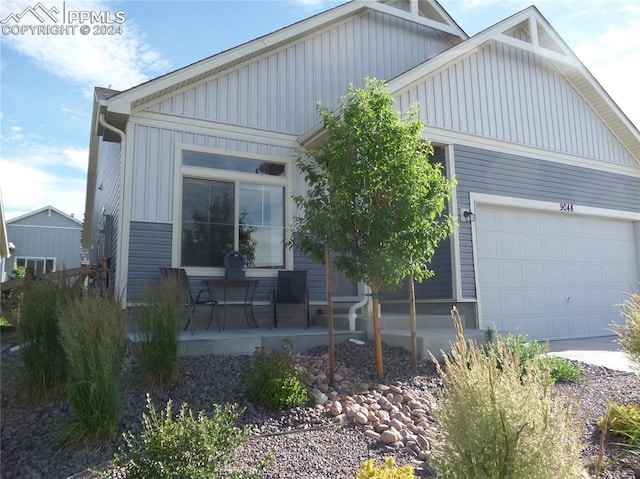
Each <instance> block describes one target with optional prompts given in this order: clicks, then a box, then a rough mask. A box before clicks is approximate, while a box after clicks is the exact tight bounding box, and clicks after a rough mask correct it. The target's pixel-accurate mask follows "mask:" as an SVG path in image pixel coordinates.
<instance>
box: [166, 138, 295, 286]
mask: <svg viewBox="0 0 640 479" xmlns="http://www.w3.org/2000/svg"><path fill="white" fill-rule="evenodd" d="M185 151H193V152H197V153H203V154H211V155H224V156H230V157H234V158H238V159H240V160H243V159H248V160H259V161H268V162H270V163H280V164H283V165H284V167H285V168H284V177H282V176H270V175H257V174H253V173H244V172H240V171H232V170H216V169H214V168H207V167H199V166H183V164H182V163H183V153H184V152H185ZM185 177H189V178H198V179H203V180H222V181H233V182H236V184H238V183H241V182H242V183H254V184H264V185H270V186H282V187H283V188H284V240H285V242H287V241H289V238H290V235H291V219H292V211H293V199H292V197H291V192H292V191H293V178H292V177H293V161H292V159H291V158H283V157H276V156H268V155H260V154H257V153H250V152H242V151H231V150H225V149H221V148H212V147H205V146H198V145H193V144H187V143H176V145H175V149H174V175H173V240H172V249H171V258H172V266H174V267H182V266H180V264H181V254H182V248H181V243H182V188H183V182H184V178H185ZM235 210H236V211H234V222H235V221H236V220H237V216H238V213H239V205H238V204H236V205H235ZM292 267H293V250H292V249H291V248H287V247H286V246H285V248H284V268H283V269H285V270H287V269H292ZM185 269H186V270H187V273H188V274H190V275H194V276H214V277H216V276H217V277H220V276H224V274H225V271H224V268H220V267H205V266H202V267H200V266H187V267H185ZM278 270H279V268H274V269H268V268H247V269H246V276H247V277H249V278H268V277H274V278H275V277H277V274H278Z"/></svg>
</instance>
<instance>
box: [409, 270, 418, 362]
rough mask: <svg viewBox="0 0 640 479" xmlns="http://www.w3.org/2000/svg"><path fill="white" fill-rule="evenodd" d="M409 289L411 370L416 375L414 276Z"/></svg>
mask: <svg viewBox="0 0 640 479" xmlns="http://www.w3.org/2000/svg"><path fill="white" fill-rule="evenodd" d="M407 281H408V284H407V286H408V287H409V288H408V289H409V324H410V328H411V369H412V370H413V372H414V373H415V372H416V371H417V370H418V341H417V339H416V290H415V287H414V284H413V275H412V274H410V275H409V277H408V278H407Z"/></svg>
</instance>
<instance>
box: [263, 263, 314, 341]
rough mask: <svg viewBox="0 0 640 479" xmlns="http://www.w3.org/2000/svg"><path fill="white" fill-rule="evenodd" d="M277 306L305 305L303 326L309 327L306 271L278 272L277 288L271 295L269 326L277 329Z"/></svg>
mask: <svg viewBox="0 0 640 479" xmlns="http://www.w3.org/2000/svg"><path fill="white" fill-rule="evenodd" d="M278 304H303V305H305V307H306V309H305V324H304V327H305V329H307V328H308V327H309V290H308V289H307V272H306V270H298V271H278V284H277V288H276V289H274V290H272V294H271V326H272V327H274V328H277V327H278Z"/></svg>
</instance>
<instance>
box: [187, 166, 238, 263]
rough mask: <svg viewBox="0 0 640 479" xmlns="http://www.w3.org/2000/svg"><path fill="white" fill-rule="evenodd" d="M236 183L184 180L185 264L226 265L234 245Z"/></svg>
mask: <svg viewBox="0 0 640 479" xmlns="http://www.w3.org/2000/svg"><path fill="white" fill-rule="evenodd" d="M233 190H234V184H233V183H230V182H225V181H209V180H198V179H194V178H185V179H184V186H183V192H182V265H183V266H204V267H207V266H209V267H211V266H214V267H215V266H223V258H224V255H225V254H226V253H227V252H228V251H231V250H233V244H234V237H233V233H234V226H233V212H234V193H233Z"/></svg>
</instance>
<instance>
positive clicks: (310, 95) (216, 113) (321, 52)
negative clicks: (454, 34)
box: [149, 12, 451, 134]
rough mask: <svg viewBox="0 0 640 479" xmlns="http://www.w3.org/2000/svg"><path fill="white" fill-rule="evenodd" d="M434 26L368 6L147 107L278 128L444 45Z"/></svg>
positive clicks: (314, 119) (314, 117)
mask: <svg viewBox="0 0 640 479" xmlns="http://www.w3.org/2000/svg"><path fill="white" fill-rule="evenodd" d="M450 46H451V44H449V43H448V42H446V41H445V40H444V39H443V38H442V36H441V35H439V34H438V33H437V32H436V31H435V30H433V29H431V28H429V27H425V26H421V25H417V24H415V23H413V22H409V21H407V20H403V19H399V18H396V17H392V16H390V15H387V14H384V13H381V12H369V13H367V14H363V15H360V16H358V17H355V18H351V19H349V20H347V21H345V22H342V23H339V24H337V25H335V26H333V27H331V28H330V29H328V30H325V31H321V32H318V33H315V34H312V35H309V36H308V37H306V38H304V39H301V40H300V41H299V42H297V43H296V44H294V45H290V46H288V47H285V48H283V49H281V50H279V51H277V52H274V53H271V54H269V55H267V56H264V57H262V58H259V59H257V60H255V61H252V62H250V63H248V64H245V65H243V66H241V67H239V68H237V69H235V70H232V71H230V72H228V73H225V74H223V75H220V76H218V77H216V78H214V79H211V80H208V81H206V82H204V83H202V84H200V85H198V86H196V87H193V88H190V89H188V90H185V91H184V92H182V93H179V94H178V95H174V96H172V97H169V98H166V99H164V100H162V101H161V102H159V103H157V104H155V105H152V106H150V107H149V110H151V111H157V112H162V113H169V114H172V115H180V116H186V117H194V118H200V119H203V120H215V121H220V122H225V123H233V124H238V125H246V126H251V127H256V128H262V129H267V130H274V131H280V132H287V133H294V134H299V133H302V132H304V131H306V130H308V129H309V128H311V127H312V126H313V125H315V124H316V123H318V122H319V121H320V118H319V116H318V113H317V111H316V110H315V104H316V103H317V102H318V101H320V102H322V104H323V105H325V106H326V107H328V108H330V109H334V108H336V107H337V105H338V98H339V97H341V96H343V95H345V94H346V93H347V88H348V86H349V84H350V83H353V84H356V85H360V84H361V83H362V79H363V78H364V77H376V78H381V79H385V80H388V79H391V78H393V77H395V76H397V75H398V74H400V73H402V72H404V71H406V70H409V69H410V68H412V67H414V66H415V65H417V64H419V63H422V62H423V61H425V60H427V59H428V58H431V57H433V56H435V55H436V54H438V53H440V52H442V51H444V50H446V49H447V48H449V47H450Z"/></svg>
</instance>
